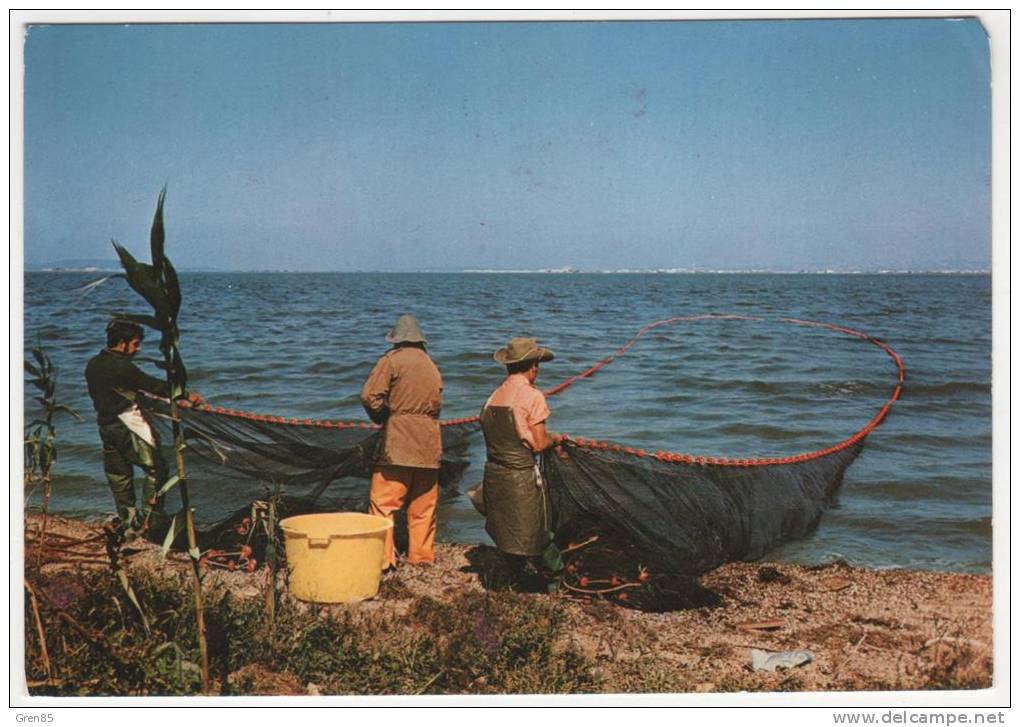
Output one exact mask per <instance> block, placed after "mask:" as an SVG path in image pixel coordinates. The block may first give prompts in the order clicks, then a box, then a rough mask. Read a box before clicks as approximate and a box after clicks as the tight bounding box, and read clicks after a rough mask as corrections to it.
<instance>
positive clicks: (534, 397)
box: [485, 374, 549, 450]
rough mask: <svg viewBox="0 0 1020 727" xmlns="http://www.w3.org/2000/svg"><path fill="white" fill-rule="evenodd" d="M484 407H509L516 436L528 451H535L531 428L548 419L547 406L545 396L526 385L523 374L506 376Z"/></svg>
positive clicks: (526, 380) (526, 381)
mask: <svg viewBox="0 0 1020 727" xmlns="http://www.w3.org/2000/svg"><path fill="white" fill-rule="evenodd" d="M485 406H508V407H510V409H511V410H513V413H514V424H516V426H517V436H519V437H520V438H521V441H522V442H524V444H526V445H527V446H528V448H529V449H532V450H534V449H535V435H534V433H533V432H532V431H531V428H532V427H534V426H537V425H539V424H541V423H542V422H544V421H545V420H546V419H548V418H549V405H548V404H546V403H545V394H543V393H542V392H541V391H539V390H538V389H536V388H535V387H534V386H532V385H531V384H530V383H528V378H527V377H526V376H525V375H524V374H511V375H510V376H507V377H506V381H504V382H503V383H502V384H501V385H500V387H499V388H498V389H496V390H495V391H494V392H492V396H490V397H489V400H488V401H487V402H485Z"/></svg>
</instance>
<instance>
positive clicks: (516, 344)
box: [492, 338, 556, 364]
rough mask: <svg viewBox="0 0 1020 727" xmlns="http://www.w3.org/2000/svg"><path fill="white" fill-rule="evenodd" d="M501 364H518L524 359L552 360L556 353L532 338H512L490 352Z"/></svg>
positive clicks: (524, 360)
mask: <svg viewBox="0 0 1020 727" xmlns="http://www.w3.org/2000/svg"><path fill="white" fill-rule="evenodd" d="M492 357H493V358H494V359H495V360H496V361H497V362H498V363H501V364H518V363H524V362H526V361H552V360H553V359H554V358H555V357H556V355H555V354H554V353H553V352H552V351H551V350H549V349H548V348H542V347H541V346H539V345H538V340H537V339H534V338H513V339H511V340H510V343H508V344H507V345H505V346H503V348H501V349H499V350H498V351H496V353H494V354H492Z"/></svg>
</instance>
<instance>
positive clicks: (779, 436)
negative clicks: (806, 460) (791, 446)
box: [716, 423, 832, 442]
mask: <svg viewBox="0 0 1020 727" xmlns="http://www.w3.org/2000/svg"><path fill="white" fill-rule="evenodd" d="M716 431H718V432H719V433H720V434H726V435H732V436H736V437H755V438H757V439H764V440H767V441H770V442H786V441H789V440H791V439H801V438H804V437H809V438H816V439H818V441H825V437H827V436H828V437H830V438H831V437H832V434H831V433H830V432H823V431H819V430H811V429H798V430H796V431H793V430H790V429H783V428H782V427H776V426H770V425H767V424H766V425H762V424H743V423H737V424H725V425H723V426H720V427H718V428H717V429H716Z"/></svg>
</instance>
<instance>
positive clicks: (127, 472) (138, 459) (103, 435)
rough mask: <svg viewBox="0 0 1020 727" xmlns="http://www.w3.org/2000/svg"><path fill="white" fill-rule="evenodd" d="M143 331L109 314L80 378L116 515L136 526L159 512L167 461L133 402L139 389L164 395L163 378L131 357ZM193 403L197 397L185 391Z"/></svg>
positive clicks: (130, 525)
mask: <svg viewBox="0 0 1020 727" xmlns="http://www.w3.org/2000/svg"><path fill="white" fill-rule="evenodd" d="M144 337H145V332H144V330H143V329H142V327H141V326H139V325H138V324H136V323H133V322H131V321H126V320H123V319H118V318H114V319H113V320H112V321H110V323H109V325H107V327H106V348H104V349H103V350H102V351H100V352H99V354H98V355H96V356H93V357H92V359H91V360H90V361H89V362H88V365H87V366H86V367H85V381H86V382H87V383H88V388H89V396H90V397H92V403H93V405H94V406H95V409H96V423H97V424H98V425H99V438H100V439H101V440H102V442H103V468H104V470H105V471H106V479H107V480H108V481H109V483H110V490H111V492H112V493H113V500H114V503H115V504H116V507H117V516H118V517H119V518H120V520H121V522H122V523H123V524H124V525H125V526H127V527H128V528H130V529H132V530H141V529H143V528H144V526H145V525H146V524H147V523H148V521H149V518H150V516H151V515H152V513H153V512H154V511H155V512H159V513H162V510H163V504H162V498H159V499H157V498H156V493H157V492H158V491H159V488H160V487H162V486H163V484H164V483H165V482H166V480H167V467H166V463H165V462H164V460H163V457H162V456H161V455H160V452H159V438H158V436H157V433H156V430H155V428H154V427H153V426H152V423H151V422H149V420H148V419H147V418H146V416H145V414H144V413H143V412H142V410H141V409H140V408H139V406H138V404H136V403H135V397H136V396H137V394H138V392H148V393H149V394H154V395H156V396H162V397H166V396H168V395H169V391H168V388H167V383H166V381H165V380H161V379H157V378H156V377H154V376H149V375H148V374H146V373H145V372H143V371H141V370H140V369H139V368H138V367H137V366H135V365H134V363H132V361H131V359H132V358H133V357H134V355H135V354H136V353H137V352H138V348H139V346H140V345H141V343H142V340H143V339H144ZM188 398H189V399H191V401H192V402H193V403H197V402H200V401H201V397H200V396H199V395H198V394H194V393H192V394H190V395H189V397H188ZM135 467H138V468H140V469H141V471H142V473H143V475H144V477H145V481H144V484H143V487H142V507H141V508H138V506H137V503H136V501H135V486H134V468H135Z"/></svg>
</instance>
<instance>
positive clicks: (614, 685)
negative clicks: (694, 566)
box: [26, 517, 993, 694]
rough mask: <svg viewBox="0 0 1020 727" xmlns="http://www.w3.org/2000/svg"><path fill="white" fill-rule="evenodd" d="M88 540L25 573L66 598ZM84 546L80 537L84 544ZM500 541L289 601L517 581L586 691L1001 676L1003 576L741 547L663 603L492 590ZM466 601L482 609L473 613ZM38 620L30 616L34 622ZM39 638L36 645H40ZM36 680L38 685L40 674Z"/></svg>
mask: <svg viewBox="0 0 1020 727" xmlns="http://www.w3.org/2000/svg"><path fill="white" fill-rule="evenodd" d="M28 527H29V532H30V533H31V532H34V531H35V530H36V529H37V528H38V519H37V518H35V517H33V518H31V519H30V520H29V521H28ZM49 531H50V532H52V533H54V534H55V535H54V537H55V538H57V539H58V540H59V539H60V538H61V537H64V538H79V539H83V538H86V537H88V536H90V535H94V534H95V533H96V532H97V528H96V526H95V525H92V524H86V523H83V522H80V521H75V520H68V519H62V518H51V519H50V525H49ZM50 542H51V543H53V542H55V541H53V540H51V541H50ZM67 542H70V541H67ZM84 547H85V548H86V549H87V548H88V547H92V548H94V549H95V553H94V554H93V555H90V556H88V557H84V556H81V555H75V556H73V557H71V556H67V555H66V554H65V556H60V555H54V554H53V553H52V552H50V553H49V554H48V555H47V556H46V557H45V558H44V559H43V560H42V562H41V563H40V564H39V565H36V562H35V561H34V560H33V557H34V556H33V550H32V542H31V539H30V540H29V541H28V542H27V543H26V561H27V562H29V563H30V564H31V565H30V567H29V569H28V570H29V573H28V579H29V582H33V583H34V585H33V588H34V589H35V590H36V591H37V592H41V594H42V595H41V597H40V598H41V599H43V603H44V604H46V605H44V608H43V610H44V611H45V610H46V608H47V607H50V608H58V607H59V605H60V603H59V601H60V598H61V595H60V594H61V593H66V592H68V589H69V583H72V582H73V581H75V579H80V578H82V577H83V574H85V573H88V572H89V571H96V572H100V573H101V572H102V571H104V570H106V568H104V566H103V560H104V559H105V557H106V555H105V552H103V549H102V543H101V542H98V541H96V542H94V543H93V544H92V545H91V546H84ZM76 549H77V550H78V551H79V552H82V547H81V546H79V547H78V548H76ZM493 555H494V551H493V550H492V549H491V548H489V547H488V546H478V545H460V544H441V545H440V546H439V547H438V551H437V561H436V563H435V564H433V565H432V566H408V565H406V564H402V565H401V567H400V568H399V569H398V571H397V572H396V573H395V574H394V575H393V576H392V577H390V578H388V579H386V580H385V581H384V582H383V584H382V587H381V589H380V592H379V595H378V596H377V597H376V598H374V599H372V600H369V601H364V602H361V603H356V604H345V605H336V606H313V605H309V604H305V603H302V602H299V601H297V600H296V599H293V598H291V597H290V596H289V595H288V594H287V593H286V590H285V588H284V590H283V595H282V598H281V601H282V602H283V603H286V604H288V605H289V606H290V607H292V609H293V610H294V612H295V613H297V614H298V618H299V620H300V619H303V620H304V621H306V622H308V623H314V622H316V621H325V620H329V619H334V620H335V619H342V620H344V622H345V623H347V624H351V625H353V628H354V629H358V628H360V627H361V626H363V627H364V629H365V632H366V633H376V632H378V631H379V630H380V625H381V624H384V623H386V624H390V625H391V627H392V624H393V623H400V624H402V625H403V626H402V628H404V629H408V630H411V631H413V630H415V629H422V630H424V631H426V632H427V631H429V630H430V629H435V628H436V624H435V623H431V624H430V623H429V619H428V618H421V619H419V615H420V614H421V613H424V611H422V604H423V603H425V604H427V605H428V607H429V608H441V607H443V605H444V604H446V605H450V604H452V605H454V606H455V607H456V610H463V609H464V608H471V606H470V604H476V605H478V604H483V605H484V602H485V601H484V599H486V598H488V597H489V596H490V595H491V596H493V597H499V596H501V595H504V596H507V597H509V598H512V599H516V600H515V601H514V603H515V604H518V605H520V604H523V605H524V606H528V605H529V604H530V605H534V606H535V607H539V608H550V609H552V610H551V611H549V613H553V612H555V614H556V619H557V624H558V628H557V629H556V633H555V638H554V641H555V648H554V651H555V650H556V649H562V650H563V653H569V654H570V655H571V658H574V659H581V660H583V662H584V663H585V664H586V665H587V666H586V667H585V668H586V669H587V671H586V672H585V673H586V680H589V681H588V682H586V683H587V687H586V688H585V689H584V691H597V692H603V693H683V692H686V693H690V692H734V691H744V690H746V691H753V692H768V691H850V690H853V691H860V690H925V689H947V688H950V689H962V688H970V689H980V688H986V687H990V686H991V683H992V673H993V664H992V653H993V652H992V580H991V577H990V576H985V575H969V574H960V573H936V572H923V571H907V570H884V571H874V570H867V569H863V568H855V567H852V566H850V565H848V564H846V563H842V562H834V563H829V564H823V565H817V566H797V565H789V564H779V563H769V562H756V563H731V564H727V565H724V566H723V567H721V568H718V569H716V570H714V571H712V572H711V573H708V574H706V575H705V576H704V577H703V578H702V583H703V585H705V586H706V587H708V588H710V589H712V590H713V591H715V592H717V593H718V594H719V595H720V596H722V603H721V605H719V606H717V607H711V608H699V609H691V610H686V611H677V612H672V613H662V614H652V613H642V612H638V611H634V610H630V609H625V608H621V607H619V606H617V605H613V604H610V603H608V602H605V601H593V602H587V601H576V600H572V599H569V598H566V597H563V596H547V595H544V594H520V595H516V594H508V593H506V592H505V591H502V592H501V591H486V588H485V587H484V585H483V582H484V581H485V580H486V579H485V578H483V577H482V575H481V570H482V568H481V566H480V565H479V564H481V563H485V562H486V560H487V559H491V557H492V556H493ZM125 556H126V558H125V563H126V567H127V572H128V574H129V576H130V577H132V578H136V577H138V576H139V575H141V574H147V575H153V574H155V575H158V576H168V577H178V578H179V579H180V582H181V583H182V584H185V583H186V581H185V580H184V578H183V574H185V573H186V570H187V561H186V558H185V557H184V556H183V555H181V554H176V553H171V554H170V555H169V557H168V558H167V559H166V560H165V561H164V560H163V559H162V558H161V554H160V549H159V548H158V547H157V546H155V545H152V544H150V543H144V542H135V543H132V544H130V545H129V546H128V547H127V548H126V550H125ZM69 559H70V560H71V561H74V560H76V561H77V562H69ZM111 580H113V579H111ZM266 580H267V579H266V574H265V572H264V571H256V572H254V573H246V572H228V571H226V570H220V569H216V570H213V571H209V572H208V575H207V576H206V577H205V581H204V588H205V590H206V592H207V593H210V594H219V595H220V596H221V597H222V596H223V595H225V594H229V595H230V597H231V598H233V599H234V600H235V601H244V600H245V599H252V600H258V599H260V598H261V597H262V596H263V594H264V593H265V588H266ZM281 580H282V579H281ZM182 588H184V586H183V585H182ZM70 590H71V591H72V592H73V591H74V586H70ZM479 599H481V600H479ZM465 604H467V605H466V606H465ZM462 616H463V618H464V619H467V620H470V619H471V618H472V614H471V613H463V614H462ZM419 621H420V622H419ZM32 623H33V622H32V621H31V620H30V619H29V618H26V631H27V630H28V629H29V628H31V624H32ZM383 630H386V629H383ZM431 636H436V637H438V636H440V635H439V634H432V635H431ZM753 649H757V650H760V651H762V652H765V654H764V655H766V656H767V655H770V654H775V653H779V652H794V651H796V652H803V651H807V652H810V656H811V661H810V662H808V663H804V664H802V665H798V666H792V667H788V668H780V669H777V670H775V671H767V670H761V669H754V668H753V667H752V657H751V652H752V650H753ZM27 651H28V652H29V657H28V658H29V661H31V660H32V656H31V649H28V650H27ZM28 666H29V672H31V671H32V668H31V664H30V665H28ZM67 678H68V677H67V676H64V680H67ZM479 679H481V681H480V682H479V684H478V687H479V691H482V692H484V691H485V690H484V687H485V678H484V675H482V676H481V677H479ZM227 680H228V681H230V682H233V683H235V684H237V685H242V690H243V692H244V693H248V694H325V693H331V692H329V691H322V687H321V685H318V684H315V683H310V682H303V681H302V679H300V678H298V676H297V675H296V674H293V673H288V672H287V670H285V669H284V670H282V671H274V670H273V669H272V668H270V667H268V666H267V665H265V664H264V663H263V664H249V665H245V666H244V667H242V668H241V669H239V670H236V671H235V672H234V673H232V674H231V675H230V676H229V677H227ZM29 683H30V688H31V685H32V683H33V680H32V679H31V678H30V679H29ZM36 686H37V687H38V686H39V685H38V684H36ZM468 691H469V692H470V691H473V690H471V689H469V690H468Z"/></svg>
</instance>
